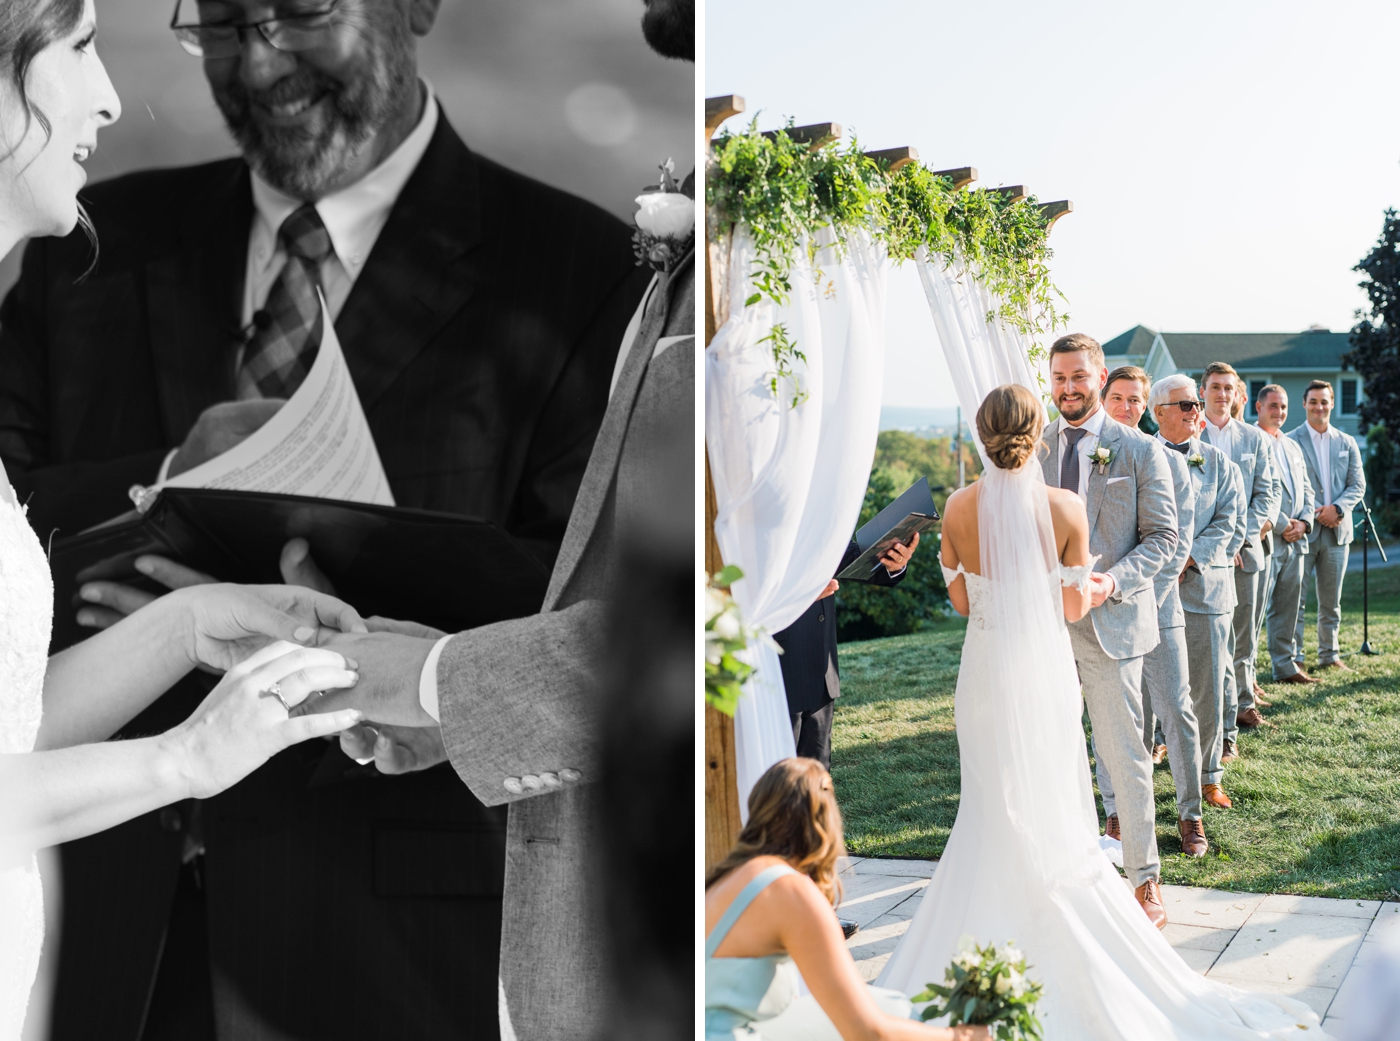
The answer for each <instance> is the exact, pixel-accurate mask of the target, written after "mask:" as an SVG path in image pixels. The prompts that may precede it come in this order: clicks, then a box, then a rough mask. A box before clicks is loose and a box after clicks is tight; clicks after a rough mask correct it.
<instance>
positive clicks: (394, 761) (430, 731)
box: [340, 723, 447, 774]
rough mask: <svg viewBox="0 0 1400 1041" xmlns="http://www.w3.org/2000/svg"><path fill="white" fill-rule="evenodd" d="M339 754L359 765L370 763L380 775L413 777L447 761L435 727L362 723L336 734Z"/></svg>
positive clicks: (437, 729) (439, 734)
mask: <svg viewBox="0 0 1400 1041" xmlns="http://www.w3.org/2000/svg"><path fill="white" fill-rule="evenodd" d="M340 750H341V751H342V752H344V753H345V754H346V755H348V756H349V757H350V758H351V759H355V760H358V761H359V762H361V763H367V762H370V761H371V760H372V761H373V762H374V765H375V767H376V768H377V769H378V770H379V772H380V773H382V774H406V773H413V772H415V771H417V770H426V769H427V768H428V767H430V766H436V765H437V764H438V763H441V762H445V761H446V760H447V748H446V747H445V746H444V745H443V743H442V731H441V730H440V729H439V728H438V727H392V726H388V725H387V724H384V723H365V724H363V725H362V726H358V727H351V728H350V729H349V730H342V731H341V732H340Z"/></svg>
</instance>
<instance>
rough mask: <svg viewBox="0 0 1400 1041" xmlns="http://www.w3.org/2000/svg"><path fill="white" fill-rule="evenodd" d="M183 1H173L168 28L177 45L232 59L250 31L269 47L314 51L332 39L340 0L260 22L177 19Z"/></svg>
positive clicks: (199, 54) (203, 55) (195, 52)
mask: <svg viewBox="0 0 1400 1041" xmlns="http://www.w3.org/2000/svg"><path fill="white" fill-rule="evenodd" d="M184 6H185V0H175V13H174V14H173V15H171V16H170V28H171V29H172V30H173V31H174V33H175V38H176V39H177V40H179V41H180V46H181V47H183V48H185V50H186V51H187V52H189V53H190V54H193V55H194V56H195V57H196V58H232V57H233V56H234V55H236V54H238V53H239V52H240V51H242V50H243V41H244V40H245V39H246V38H247V34H248V33H250V32H258V33H261V34H262V38H263V39H264V40H266V41H267V42H268V44H269V46H272V47H275V48H277V49H278V50H279V51H314V50H316V49H317V48H318V47H325V46H327V45H328V44H330V43H331V42H332V34H333V33H334V31H335V12H336V8H337V7H339V6H340V0H331V2H330V3H328V4H327V5H326V6H325V7H323V8H321V9H319V10H316V11H303V12H298V13H296V14H288V15H284V16H282V17H281V18H267V19H264V20H263V21H261V22H202V21H201V22H181V21H180V11H181V9H182V8H183V7H184Z"/></svg>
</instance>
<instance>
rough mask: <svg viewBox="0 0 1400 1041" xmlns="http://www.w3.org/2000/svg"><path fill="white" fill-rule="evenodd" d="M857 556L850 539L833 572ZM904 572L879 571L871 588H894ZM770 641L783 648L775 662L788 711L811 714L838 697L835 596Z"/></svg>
mask: <svg viewBox="0 0 1400 1041" xmlns="http://www.w3.org/2000/svg"><path fill="white" fill-rule="evenodd" d="M858 556H860V547H859V546H857V545H856V544H855V541H854V540H852V542H851V544H850V545H849V546H847V547H846V552H845V553H844V554H842V556H841V563H840V564H838V565H837V567H836V570H837V572H840V570H841V569H842V568H844V567H848V566H849V565H850V563H851V561H853V560H855V559H856V557H858ZM905 574H907V569H906V570H905V571H901V572H900V573H899V574H898V575H895V576H894V577H893V578H891V577H890V573H889V572H888V571H886V570H885V569H884V568H879V569H878V570H877V571H876V572H875V575H874V577H873V578H871V580H870V584H871V585H876V586H897V585H899V583H901V582H903V581H904V576H905ZM773 639H774V640H776V641H777V642H778V646H779V647H781V648H782V649H783V653H782V654H780V655H778V661H779V662H780V663H781V664H782V667H783V687H784V688H785V689H786V691H787V703H788V711H789V712H791V713H792V714H793V715H797V713H799V712H815V711H816V710H817V709H819V708H821V707H822V706H823V705H825V704H826V703H827V702H828V701H830V700H833V699H835V698H839V697H840V696H841V670H840V668H839V666H838V665H837V661H836V594H835V593H833V594H832V595H831V596H828V597H823V598H822V599H820V600H818V601H817V602H816V603H815V604H813V605H812V606H811V607H809V608H807V610H805V611H803V612H802V614H801V616H800V617H799V618H798V619H797V621H795V622H793V623H792V624H791V625H790V626H788V627H787V628H786V629H784V630H783V631H782V632H780V633H775V634H774V635H773Z"/></svg>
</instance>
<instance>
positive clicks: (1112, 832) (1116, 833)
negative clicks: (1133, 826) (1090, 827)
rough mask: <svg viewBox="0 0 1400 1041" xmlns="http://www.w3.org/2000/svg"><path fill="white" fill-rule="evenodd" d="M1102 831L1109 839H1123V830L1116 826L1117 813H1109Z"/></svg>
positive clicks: (1120, 840)
mask: <svg viewBox="0 0 1400 1041" xmlns="http://www.w3.org/2000/svg"><path fill="white" fill-rule="evenodd" d="M1103 833H1104V834H1105V835H1107V836H1108V837H1109V838H1111V839H1117V840H1118V841H1119V842H1122V841H1123V832H1122V830H1121V829H1120V828H1119V827H1118V814H1116V813H1113V814H1110V815H1109V818H1108V820H1106V821H1105V822H1104V826H1103Z"/></svg>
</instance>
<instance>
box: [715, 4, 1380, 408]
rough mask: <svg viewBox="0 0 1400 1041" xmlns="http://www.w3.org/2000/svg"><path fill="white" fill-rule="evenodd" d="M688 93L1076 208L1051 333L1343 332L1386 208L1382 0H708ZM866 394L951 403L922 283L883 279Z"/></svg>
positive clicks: (1057, 234)
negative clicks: (1149, 1)
mask: <svg viewBox="0 0 1400 1041" xmlns="http://www.w3.org/2000/svg"><path fill="white" fill-rule="evenodd" d="M705 10H706V50H705V56H704V74H705V83H704V93H705V95H706V96H707V97H708V96H714V95H720V94H731V93H733V94H739V95H742V96H743V97H744V98H745V100H746V101H747V104H748V110H747V112H746V113H745V115H743V116H739V117H735V120H734V121H733V122H734V123H738V122H740V121H743V120H747V119H751V118H752V117H753V115H754V114H755V113H757V114H758V119H759V126H760V128H762V129H769V128H772V127H777V126H781V125H782V123H783V122H784V120H785V119H786V118H787V117H788V116H791V117H793V118H794V119H795V120H796V121H797V123H798V124H799V125H801V124H804V123H817V122H825V121H834V122H837V123H840V124H841V125H842V126H843V127H844V128H845V131H846V133H847V135H848V136H849V135H850V134H851V133H852V132H853V131H854V132H856V133H857V134H858V135H859V138H860V141H861V143H862V145H863V146H865V147H867V148H887V147H894V146H897V145H913V146H914V147H915V148H917V149H918V151H919V155H920V159H921V161H923V162H924V163H926V164H928V165H930V166H932V167H933V168H934V169H945V168H951V167H958V166H973V167H976V168H977V170H978V173H979V177H980V180H979V182H978V184H979V186H983V187H991V186H997V185H1003V184H1025V185H1026V186H1027V187H1028V188H1029V190H1030V191H1031V192H1032V193H1034V194H1035V195H1036V196H1037V197H1038V198H1039V199H1040V200H1042V201H1049V200H1053V199H1070V200H1072V201H1073V203H1074V212H1073V213H1071V214H1069V215H1067V216H1065V217H1063V218H1062V219H1061V220H1060V221H1059V222H1058V223H1056V225H1055V227H1054V230H1053V232H1052V234H1051V236H1050V244H1051V247H1052V248H1053V250H1054V258H1053V260H1052V261H1051V267H1052V272H1053V276H1054V279H1055V283H1056V285H1057V286H1058V287H1059V289H1060V291H1061V292H1062V293H1063V294H1064V295H1065V297H1066V298H1067V300H1068V303H1067V305H1066V307H1065V310H1067V311H1068V313H1069V315H1070V323H1069V328H1070V329H1072V330H1076V331H1082V332H1087V333H1089V334H1090V335H1092V336H1094V337H1096V338H1098V339H1099V340H1100V341H1106V340H1108V339H1110V338H1112V337H1114V336H1116V335H1118V334H1119V333H1121V332H1124V331H1126V330H1128V329H1130V328H1132V327H1133V326H1134V325H1137V324H1143V325H1146V326H1148V327H1150V328H1153V329H1157V330H1162V331H1168V332H1172V331H1174V332H1278V331H1301V330H1303V329H1306V328H1308V327H1309V326H1310V325H1313V324H1319V325H1323V326H1325V327H1327V328H1330V329H1333V330H1336V331H1343V330H1346V329H1348V328H1350V327H1351V325H1352V324H1353V323H1354V321H1355V319H1354V317H1353V313H1354V311H1355V310H1356V309H1357V308H1358V307H1363V306H1364V305H1365V303H1366V301H1365V297H1364V294H1363V293H1362V292H1361V290H1360V289H1358V288H1357V282H1358V280H1359V278H1360V276H1359V275H1358V274H1357V273H1356V272H1354V271H1352V270H1351V269H1352V267H1353V266H1354V265H1355V264H1356V262H1357V261H1358V260H1360V258H1361V257H1362V256H1364V255H1365V254H1366V252H1368V251H1369V249H1370V248H1371V247H1372V246H1373V245H1374V243H1375V242H1376V240H1377V238H1378V237H1379V235H1380V231H1381V224H1382V221H1383V215H1384V211H1385V209H1386V207H1388V206H1395V207H1400V120H1397V119H1396V118H1395V115H1394V106H1393V104H1392V100H1393V98H1394V97H1395V92H1396V89H1397V88H1396V84H1397V71H1396V70H1397V67H1396V64H1395V61H1394V58H1393V55H1394V49H1395V43H1396V40H1397V38H1400V4H1395V3H1393V2H1392V3H1371V2H1347V3H1343V4H1327V5H1322V4H1317V3H1301V2H1295V0H1274V2H1269V3H1263V2H1233V3H1229V4H1222V3H1218V2H1216V3H1200V2H1195V0H1187V2H1178V3H1176V4H1172V5H1146V4H1123V3H1097V2H1078V3H1054V2H1045V0H1039V2H1034V3H1031V2H1022V0H1009V2H1002V3H998V4H995V5H983V4H967V3H957V4H953V3H945V2H942V0H939V2H932V0H922V2H882V0H862V3H860V4H859V5H856V4H852V3H848V2H847V3H838V2H830V0H803V2H802V3H800V4H798V3H795V2H793V0H765V2H763V3H753V2H752V0H707V3H706V8H705ZM886 321H887V325H886V342H887V347H886V367H885V391H884V404H886V405H899V406H912V407H920V406H922V407H938V406H947V405H951V404H954V403H955V402H956V397H955V395H954V394H953V392H952V389H951V386H950V385H949V383H948V377H947V369H946V366H944V364H943V363H942V360H941V358H940V357H939V352H938V348H937V339H936V336H935V334H934V331H933V323H932V321H931V319H930V318H929V316H928V311H927V307H926V305H925V303H924V301H923V296H922V292H921V290H920V288H919V282H918V278H917V276H916V275H915V273H914V272H913V270H912V269H911V268H909V267H908V266H907V265H906V266H905V268H904V269H899V270H896V271H894V272H893V273H892V275H891V281H890V289H889V297H888V307H887V319H886Z"/></svg>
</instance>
